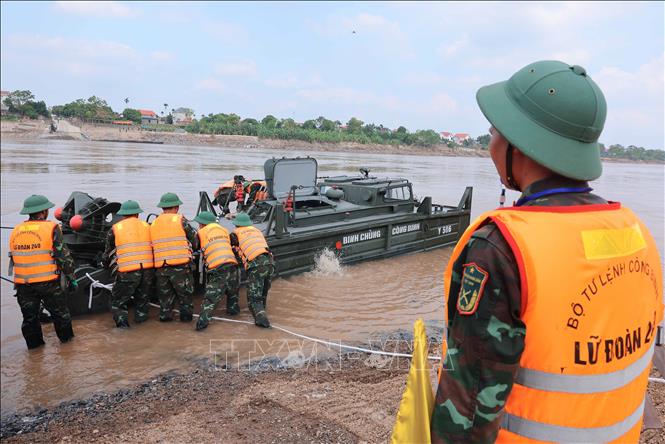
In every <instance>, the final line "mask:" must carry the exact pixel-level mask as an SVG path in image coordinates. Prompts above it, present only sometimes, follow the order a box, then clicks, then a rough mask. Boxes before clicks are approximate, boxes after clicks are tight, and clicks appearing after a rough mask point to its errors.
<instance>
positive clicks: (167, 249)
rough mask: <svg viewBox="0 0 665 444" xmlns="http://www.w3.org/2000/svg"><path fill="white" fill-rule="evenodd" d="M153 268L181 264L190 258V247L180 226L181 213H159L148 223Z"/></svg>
mask: <svg viewBox="0 0 665 444" xmlns="http://www.w3.org/2000/svg"><path fill="white" fill-rule="evenodd" d="M150 239H151V240H152V250H153V254H154V257H155V268H162V267H165V266H170V265H183V264H187V263H189V262H190V261H191V260H192V248H191V246H190V245H189V241H188V240H187V235H186V234H185V230H184V229H183V228H182V214H170V213H163V214H160V215H159V216H158V217H157V219H155V221H154V222H153V223H152V225H150Z"/></svg>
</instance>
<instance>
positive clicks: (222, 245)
mask: <svg viewBox="0 0 665 444" xmlns="http://www.w3.org/2000/svg"><path fill="white" fill-rule="evenodd" d="M199 240H200V241H201V251H203V259H204V260H205V264H206V268H207V269H208V270H212V269H214V268H217V267H219V266H220V265H223V264H236V265H237V264H238V261H237V260H236V257H235V255H234V254H233V250H232V249H231V240H230V239H229V232H228V231H227V230H226V228H223V227H222V226H220V225H219V224H215V223H213V224H208V225H206V226H205V227H203V228H201V229H200V230H199Z"/></svg>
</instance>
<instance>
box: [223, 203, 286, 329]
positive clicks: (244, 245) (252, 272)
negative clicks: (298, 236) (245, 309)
mask: <svg viewBox="0 0 665 444" xmlns="http://www.w3.org/2000/svg"><path fill="white" fill-rule="evenodd" d="M233 224H234V225H235V226H236V229H235V230H233V233H231V245H233V246H234V247H235V249H236V251H237V253H238V255H239V256H240V258H241V259H242V262H243V264H244V266H245V270H246V271H247V305H248V306H249V311H250V312H251V313H252V316H254V324H256V325H257V326H259V327H264V328H268V327H270V321H269V320H268V314H267V313H266V310H267V304H268V291H269V290H270V285H271V284H270V281H271V279H272V276H273V275H274V274H275V262H274V260H273V257H272V253H271V252H270V249H269V248H268V243H267V242H266V239H265V237H264V236H263V233H262V232H261V230H259V229H258V228H256V227H253V226H252V220H251V218H250V217H249V215H248V214H247V213H238V214H237V215H236V217H235V219H233Z"/></svg>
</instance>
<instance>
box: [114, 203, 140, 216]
mask: <svg viewBox="0 0 665 444" xmlns="http://www.w3.org/2000/svg"><path fill="white" fill-rule="evenodd" d="M140 213H143V210H142V209H141V207H140V206H139V203H138V202H137V201H135V200H126V201H124V202H123V203H122V205H120V210H118V213H117V214H118V215H120V216H130V215H133V214H140Z"/></svg>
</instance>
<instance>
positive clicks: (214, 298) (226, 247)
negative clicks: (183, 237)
mask: <svg viewBox="0 0 665 444" xmlns="http://www.w3.org/2000/svg"><path fill="white" fill-rule="evenodd" d="M194 220H195V221H196V222H198V223H199V227H200V228H199V231H198V236H199V242H200V245H201V254H202V255H203V257H202V259H203V261H202V262H203V269H201V270H199V271H200V272H201V273H205V275H206V287H205V295H204V297H203V301H202V302H201V314H200V315H199V320H198V321H197V323H196V329H197V330H203V329H205V328H206V327H207V326H208V323H209V322H210V317H211V316H212V312H213V310H215V308H217V304H219V301H220V300H221V299H222V298H223V297H224V295H225V294H226V295H228V296H227V297H228V299H227V305H226V307H227V308H226V311H227V313H228V314H237V313H238V312H239V311H240V309H239V307H238V287H239V284H240V279H239V278H240V276H239V273H238V260H237V259H236V256H235V253H234V251H233V249H232V248H231V240H230V238H229V232H228V231H227V229H226V228H224V227H222V226H221V225H219V224H218V223H217V219H216V218H215V215H214V214H212V213H211V212H209V211H202V212H200V213H199V214H198V215H197V216H196V217H195V218H194Z"/></svg>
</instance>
